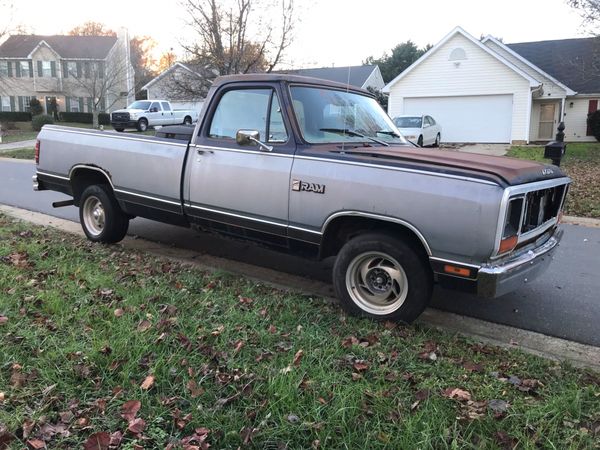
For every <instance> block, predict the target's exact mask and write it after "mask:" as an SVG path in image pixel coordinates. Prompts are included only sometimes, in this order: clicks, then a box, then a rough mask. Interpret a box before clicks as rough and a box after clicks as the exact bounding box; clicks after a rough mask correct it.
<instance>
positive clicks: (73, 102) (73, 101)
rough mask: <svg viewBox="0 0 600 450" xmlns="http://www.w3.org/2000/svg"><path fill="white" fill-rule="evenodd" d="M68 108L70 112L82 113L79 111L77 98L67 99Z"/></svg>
mask: <svg viewBox="0 0 600 450" xmlns="http://www.w3.org/2000/svg"><path fill="white" fill-rule="evenodd" d="M69 107H70V110H71V112H83V111H80V110H79V99H78V98H77V97H71V98H69Z"/></svg>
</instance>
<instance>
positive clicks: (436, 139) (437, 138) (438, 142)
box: [433, 133, 441, 147]
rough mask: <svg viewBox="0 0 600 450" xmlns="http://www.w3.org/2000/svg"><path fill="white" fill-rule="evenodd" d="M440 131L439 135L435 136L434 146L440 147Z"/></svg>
mask: <svg viewBox="0 0 600 450" xmlns="http://www.w3.org/2000/svg"><path fill="white" fill-rule="evenodd" d="M440 139H441V138H440V133H438V134H437V136H436V137H435V142H434V143H433V146H434V147H439V146H440Z"/></svg>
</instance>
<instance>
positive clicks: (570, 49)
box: [508, 38, 600, 94]
mask: <svg viewBox="0 0 600 450" xmlns="http://www.w3.org/2000/svg"><path fill="white" fill-rule="evenodd" d="M508 47H510V48H511V49H512V50H513V51H515V52H517V53H518V54H519V55H521V56H522V57H523V58H525V59H527V60H529V61H530V62H532V63H533V64H535V65H536V66H538V67H539V68H540V69H542V70H543V71H544V72H547V73H548V74H550V75H552V76H553V77H554V78H556V79H557V80H559V81H560V82H561V83H563V84H565V85H567V86H568V87H570V88H571V89H573V90H574V91H576V92H577V93H579V94H598V93H600V38H581V39H561V40H554V41H538V42H521V43H516V44H508Z"/></svg>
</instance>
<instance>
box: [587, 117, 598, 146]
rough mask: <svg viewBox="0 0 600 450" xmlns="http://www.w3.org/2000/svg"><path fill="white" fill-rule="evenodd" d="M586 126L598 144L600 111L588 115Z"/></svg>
mask: <svg viewBox="0 0 600 450" xmlns="http://www.w3.org/2000/svg"><path fill="white" fill-rule="evenodd" d="M588 125H589V127H590V128H591V130H592V136H594V137H595V138H596V140H597V141H598V142H600V109H599V110H598V111H595V112H593V113H589V114H588Z"/></svg>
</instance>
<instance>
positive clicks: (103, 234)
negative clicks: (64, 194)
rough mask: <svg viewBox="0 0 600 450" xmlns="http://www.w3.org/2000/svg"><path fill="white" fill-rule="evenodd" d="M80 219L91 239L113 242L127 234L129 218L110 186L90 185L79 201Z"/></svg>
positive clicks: (107, 242) (84, 230)
mask: <svg viewBox="0 0 600 450" xmlns="http://www.w3.org/2000/svg"><path fill="white" fill-rule="evenodd" d="M79 221H80V222H81V227H82V228H83V232H84V233H85V235H86V236H87V238H88V239H89V240H90V241H93V242H103V243H106V244H112V243H115V242H119V241H120V240H122V239H123V238H124V237H125V235H126V234H127V228H128V227H129V218H128V216H127V215H125V214H124V213H123V211H121V208H120V207H119V204H118V203H117V199H116V198H115V196H114V195H113V193H112V190H111V189H110V186H108V185H106V184H97V185H92V186H88V187H87V188H86V189H85V190H84V191H83V194H81V199H80V201H79Z"/></svg>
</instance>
